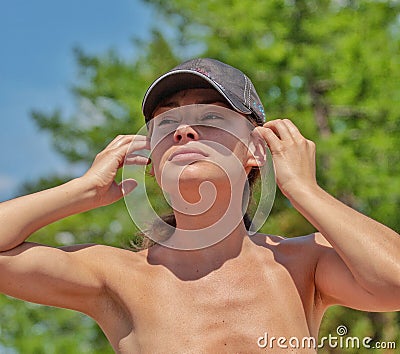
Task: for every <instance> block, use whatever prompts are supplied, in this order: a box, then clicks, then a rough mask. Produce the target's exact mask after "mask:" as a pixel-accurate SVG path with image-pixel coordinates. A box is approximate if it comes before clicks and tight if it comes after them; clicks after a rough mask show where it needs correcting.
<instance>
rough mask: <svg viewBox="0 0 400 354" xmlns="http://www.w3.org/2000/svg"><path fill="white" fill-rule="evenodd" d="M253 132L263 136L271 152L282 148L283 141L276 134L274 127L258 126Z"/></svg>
mask: <svg viewBox="0 0 400 354" xmlns="http://www.w3.org/2000/svg"><path fill="white" fill-rule="evenodd" d="M253 132H254V134H259V136H261V137H262V139H263V140H264V141H265V142H266V143H267V145H268V147H269V149H270V150H271V153H273V152H278V151H280V150H281V145H282V141H281V140H280V139H279V137H277V136H276V134H275V133H274V131H273V130H272V129H270V128H266V127H256V128H255V129H254V130H253Z"/></svg>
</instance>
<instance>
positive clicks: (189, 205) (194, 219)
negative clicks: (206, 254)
mask: <svg viewBox="0 0 400 354" xmlns="http://www.w3.org/2000/svg"><path fill="white" fill-rule="evenodd" d="M238 187H239V186H238ZM200 188H201V189H192V194H191V195H190V196H189V197H188V198H185V199H184V198H179V199H177V198H171V202H172V206H173V209H174V214H175V220H176V229H175V231H174V233H173V234H172V236H171V237H170V238H169V239H168V240H167V241H166V243H165V245H166V246H169V247H172V248H176V249H181V250H182V249H183V250H195V249H201V248H206V247H210V246H212V245H214V244H218V243H219V242H221V241H222V240H224V239H225V238H227V237H228V236H231V235H232V234H235V233H237V232H238V231H237V230H240V229H241V225H242V224H243V221H242V219H243V215H242V193H240V192H239V193H232V192H231V190H230V188H229V190H226V189H224V188H215V187H214V186H213V185H211V184H209V185H206V186H204V184H203V185H201V186H200ZM210 188H211V189H212V190H211V189H210ZM193 190H195V191H199V190H200V192H198V194H197V195H194V193H193ZM237 190H239V191H240V190H242V188H237ZM202 196H203V197H202ZM243 233H246V230H245V229H244V227H243V229H242V232H241V234H243Z"/></svg>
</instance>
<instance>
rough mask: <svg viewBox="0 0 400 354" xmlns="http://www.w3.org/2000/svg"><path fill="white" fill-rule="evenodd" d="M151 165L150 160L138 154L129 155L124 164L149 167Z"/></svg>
mask: <svg viewBox="0 0 400 354" xmlns="http://www.w3.org/2000/svg"><path fill="white" fill-rule="evenodd" d="M150 163H151V159H150V158H148V157H146V156H142V155H136V154H129V155H127V156H126V158H125V162H124V164H125V165H143V166H145V165H148V164H150Z"/></svg>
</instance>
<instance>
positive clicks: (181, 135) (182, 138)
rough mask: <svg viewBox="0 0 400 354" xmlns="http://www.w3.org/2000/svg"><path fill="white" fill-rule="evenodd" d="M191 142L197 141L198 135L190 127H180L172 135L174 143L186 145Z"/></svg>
mask: <svg viewBox="0 0 400 354" xmlns="http://www.w3.org/2000/svg"><path fill="white" fill-rule="evenodd" d="M191 140H199V134H198V133H197V131H196V130H195V129H194V128H193V127H192V126H190V125H187V124H185V125H180V126H179V127H178V128H177V129H176V130H175V133H174V141H175V142H176V143H187V142H188V141H191Z"/></svg>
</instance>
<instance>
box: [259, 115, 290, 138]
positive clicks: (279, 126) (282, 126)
mask: <svg viewBox="0 0 400 354" xmlns="http://www.w3.org/2000/svg"><path fill="white" fill-rule="evenodd" d="M264 127H265V128H269V129H271V130H272V131H273V132H274V133H275V134H276V136H278V138H280V139H281V140H292V139H293V137H292V134H291V132H290V130H289V128H288V127H287V125H286V123H285V122H284V121H283V120H282V119H275V120H271V121H269V122H267V123H265V124H264Z"/></svg>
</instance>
